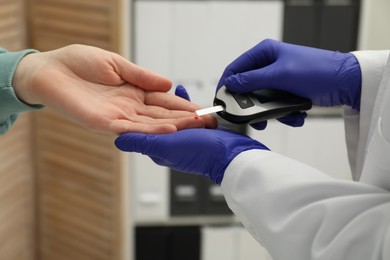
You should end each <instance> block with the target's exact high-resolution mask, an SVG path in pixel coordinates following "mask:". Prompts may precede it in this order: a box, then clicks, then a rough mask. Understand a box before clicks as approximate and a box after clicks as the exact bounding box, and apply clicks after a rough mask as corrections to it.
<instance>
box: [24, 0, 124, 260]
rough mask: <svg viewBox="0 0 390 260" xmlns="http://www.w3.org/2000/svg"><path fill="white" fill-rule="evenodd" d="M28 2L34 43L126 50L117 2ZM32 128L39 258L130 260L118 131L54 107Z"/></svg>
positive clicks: (49, 46)
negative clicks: (90, 126) (95, 127)
mask: <svg viewBox="0 0 390 260" xmlns="http://www.w3.org/2000/svg"><path fill="white" fill-rule="evenodd" d="M29 6H30V19H29V24H30V26H29V32H30V42H31V44H32V47H33V48H36V49H38V50H40V51H47V50H52V49H56V48H59V47H62V46H65V45H68V44H73V43H79V44H88V45H93V46H97V47H101V48H104V49H107V50H111V51H114V52H119V53H120V42H121V40H120V37H119V28H120V26H119V24H120V1H119V0H94V1H92V0H90V1H84V0H83V1H81V0H31V1H30V5H29ZM34 127H35V133H36V135H35V139H36V147H35V149H36V158H37V161H38V167H37V170H38V171H37V172H38V178H37V185H38V186H37V187H38V205H37V211H38V214H37V217H38V220H39V225H38V226H39V231H38V235H39V249H38V250H39V253H38V257H39V259H40V260H62V259H63V260H69V259H72V260H77V259H80V260H81V259H82V260H89V259H91V260H92V259H93V260H99V259H101V260H116V259H124V253H123V252H124V246H125V245H124V240H123V237H124V236H125V234H124V232H127V230H124V221H125V219H124V214H123V211H124V205H125V204H124V203H125V202H124V200H125V199H126V198H123V195H122V192H123V190H122V188H121V187H122V181H123V179H122V170H121V165H122V162H121V159H120V152H119V151H118V150H117V149H116V148H115V147H114V145H113V140H114V136H108V135H102V134H96V133H92V132H90V131H88V130H86V129H84V128H82V127H80V126H78V125H76V124H74V123H73V122H71V121H69V120H68V119H66V118H63V117H62V116H59V115H58V114H55V113H54V112H52V111H50V110H45V111H43V112H40V113H38V114H37V116H35V117H34ZM129 246H130V245H129Z"/></svg>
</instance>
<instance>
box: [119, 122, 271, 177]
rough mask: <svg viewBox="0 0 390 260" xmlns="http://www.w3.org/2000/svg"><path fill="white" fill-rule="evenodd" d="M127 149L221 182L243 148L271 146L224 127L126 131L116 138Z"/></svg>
mask: <svg viewBox="0 0 390 260" xmlns="http://www.w3.org/2000/svg"><path fill="white" fill-rule="evenodd" d="M115 145H116V146H117V147H118V148H119V149H120V150H122V151H125V152H137V153H142V154H144V155H147V156H149V157H150V158H151V159H152V160H153V161H154V162H155V163H157V164H159V165H161V166H167V167H170V168H172V169H175V170H178V171H181V172H186V173H194V174H198V175H202V176H204V177H206V178H209V179H211V180H212V181H213V182H215V183H217V184H220V183H221V182H222V179H223V175H224V173H225V170H226V168H227V166H228V165H229V163H230V162H231V161H232V160H233V159H234V158H235V157H236V156H237V155H238V154H240V153H241V152H243V151H246V150H251V149H262V150H268V148H267V147H265V146H264V145H263V144H261V143H259V142H258V141H256V140H253V139H251V138H249V137H247V136H244V135H241V134H238V133H234V132H231V131H228V130H221V129H199V128H198V129H186V130H181V131H177V132H175V133H170V134H157V135H156V134H141V133H126V134H122V135H121V136H119V137H118V138H117V139H116V140H115Z"/></svg>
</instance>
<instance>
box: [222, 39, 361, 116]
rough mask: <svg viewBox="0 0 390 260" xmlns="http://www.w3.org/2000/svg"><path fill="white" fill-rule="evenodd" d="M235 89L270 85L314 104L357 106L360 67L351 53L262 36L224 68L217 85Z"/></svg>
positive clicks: (259, 87) (242, 90) (256, 88)
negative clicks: (256, 42)
mask: <svg viewBox="0 0 390 260" xmlns="http://www.w3.org/2000/svg"><path fill="white" fill-rule="evenodd" d="M223 85H225V86H226V88H227V89H229V90H230V91H232V92H237V93H248V92H253V91H255V90H258V89H264V88H274V89H280V90H284V91H288V92H291V93H293V94H295V95H298V96H301V97H305V98H309V99H311V100H312V102H313V104H314V105H318V106H337V105H347V106H351V107H352V108H354V109H357V110H359V109H360V94H361V71H360V65H359V63H358V61H357V59H356V58H355V56H354V55H353V54H350V53H341V52H335V51H327V50H322V49H316V48H311V47H304V46H299V45H293V44H288V43H284V42H280V41H275V40H271V39H267V40H264V41H262V42H260V43H259V44H258V45H256V46H255V47H253V48H252V49H250V50H249V51H247V52H246V53H244V54H242V55H241V56H240V57H238V58H237V59H236V60H235V61H233V62H232V63H231V64H230V65H229V66H228V67H227V68H226V69H225V71H224V73H223V75H222V77H221V79H220V81H219V83H218V88H219V87H221V86H223Z"/></svg>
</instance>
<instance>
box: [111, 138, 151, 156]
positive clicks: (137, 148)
mask: <svg viewBox="0 0 390 260" xmlns="http://www.w3.org/2000/svg"><path fill="white" fill-rule="evenodd" d="M153 139H154V135H146V134H142V133H126V134H122V135H120V136H119V137H118V138H117V139H116V140H115V146H116V147H117V148H118V149H119V150H122V151H124V152H136V153H142V154H147V155H150V153H151V151H150V147H151V145H150V144H151V143H152V141H153Z"/></svg>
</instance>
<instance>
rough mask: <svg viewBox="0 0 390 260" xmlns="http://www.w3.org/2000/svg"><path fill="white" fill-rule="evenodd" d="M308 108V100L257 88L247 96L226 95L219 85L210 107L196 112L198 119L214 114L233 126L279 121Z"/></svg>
mask: <svg viewBox="0 0 390 260" xmlns="http://www.w3.org/2000/svg"><path fill="white" fill-rule="evenodd" d="M311 107H312V102H311V100H310V99H307V98H302V97H298V96H296V95H293V94H291V93H289V92H286V91H282V90H276V89H261V90H258V91H255V92H252V93H249V94H236V93H231V92H229V91H228V90H227V89H226V87H225V86H222V87H221V88H220V89H219V90H218V92H217V93H216V95H215V98H214V107H210V108H205V109H201V110H197V111H196V113H197V115H198V116H202V115H206V114H210V113H215V112H216V113H217V114H218V115H219V116H220V117H222V118H223V119H225V120H226V121H229V122H231V123H234V124H252V123H256V122H260V121H265V120H268V119H272V118H280V117H284V116H287V115H290V114H292V113H294V112H304V111H307V110H309V109H311Z"/></svg>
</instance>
